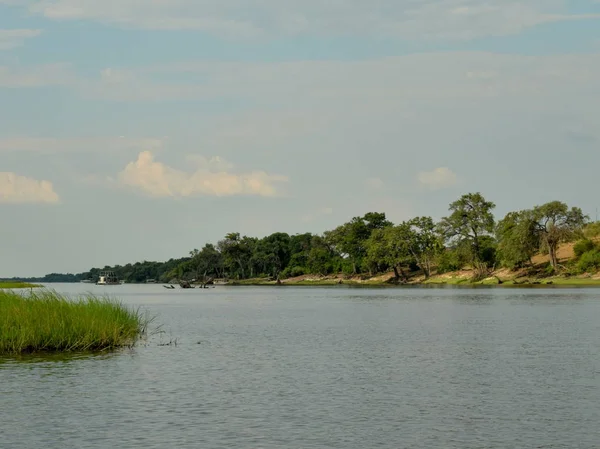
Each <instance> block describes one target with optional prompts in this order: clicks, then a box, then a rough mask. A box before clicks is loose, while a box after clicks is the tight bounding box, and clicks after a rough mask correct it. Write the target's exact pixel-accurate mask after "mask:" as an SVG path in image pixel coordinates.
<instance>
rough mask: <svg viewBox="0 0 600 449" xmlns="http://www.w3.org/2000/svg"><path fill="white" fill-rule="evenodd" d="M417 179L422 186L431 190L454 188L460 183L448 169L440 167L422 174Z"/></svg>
mask: <svg viewBox="0 0 600 449" xmlns="http://www.w3.org/2000/svg"><path fill="white" fill-rule="evenodd" d="M417 178H418V180H419V183H420V184H421V185H423V186H426V187H428V188H429V189H431V190H439V189H444V188H446V187H452V186H453V185H456V184H457V183H458V176H456V174H455V173H454V172H453V171H452V170H450V169H449V168H447V167H439V168H436V169H434V170H432V171H427V172H421V173H419V174H418V176H417Z"/></svg>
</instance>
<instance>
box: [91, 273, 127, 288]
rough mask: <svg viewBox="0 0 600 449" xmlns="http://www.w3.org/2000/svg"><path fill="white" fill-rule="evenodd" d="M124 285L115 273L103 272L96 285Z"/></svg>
mask: <svg viewBox="0 0 600 449" xmlns="http://www.w3.org/2000/svg"><path fill="white" fill-rule="evenodd" d="M123 283H124V282H123V281H119V278H118V277H117V275H116V274H115V272H114V271H102V272H101V273H100V279H98V282H96V285H122V284H123Z"/></svg>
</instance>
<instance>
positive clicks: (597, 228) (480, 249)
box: [32, 193, 600, 284]
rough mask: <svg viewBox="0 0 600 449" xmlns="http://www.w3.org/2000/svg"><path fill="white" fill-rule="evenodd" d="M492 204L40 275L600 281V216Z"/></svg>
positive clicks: (253, 280) (558, 206) (226, 241)
mask: <svg viewBox="0 0 600 449" xmlns="http://www.w3.org/2000/svg"><path fill="white" fill-rule="evenodd" d="M495 207H496V205H495V204H494V203H493V202H491V201H488V200H487V199H485V198H484V197H483V196H482V195H481V194H480V193H469V194H466V195H463V196H462V197H460V198H459V199H458V200H456V201H455V202H453V203H452V204H450V206H449V214H448V215H447V216H446V217H444V218H442V219H441V220H440V221H438V222H435V221H434V220H433V219H432V218H431V217H417V218H414V219H412V220H407V221H405V222H402V223H398V224H394V223H392V222H390V221H389V220H388V219H387V218H386V215H385V213H380V212H370V213H367V214H365V215H364V216H362V217H355V218H353V219H352V220H350V221H349V222H347V223H344V224H342V225H340V226H338V227H336V228H335V229H332V230H330V231H326V232H324V233H323V234H322V235H315V234H311V233H305V234H296V235H289V234H286V233H282V232H277V233H274V234H272V235H269V236H266V237H264V238H255V237H248V236H242V235H241V234H239V233H229V234H227V235H226V236H225V237H224V238H223V239H222V240H220V241H219V242H217V243H216V244H210V243H209V244H206V245H205V246H204V247H203V248H202V249H201V250H198V249H194V250H192V251H191V252H190V254H189V256H188V257H184V258H181V259H171V260H169V261H168V262H146V261H145V262H138V263H135V264H127V265H125V266H114V267H104V268H102V269H100V268H94V269H92V270H90V271H88V272H86V273H80V274H77V275H74V274H51V275H48V276H46V277H45V278H44V279H41V281H44V282H53V281H58V282H69V281H74V282H77V281H79V280H83V279H95V278H97V277H98V274H99V272H100V271H101V270H112V271H115V272H116V274H117V276H119V278H121V279H124V280H125V281H126V282H131V283H136V282H144V281H146V280H147V279H156V280H158V281H160V282H170V281H171V280H173V279H179V280H192V279H198V280H200V279H206V278H225V279H229V280H230V281H232V282H233V283H239V284H265V283H280V282H282V283H300V284H328V283H340V282H356V283H371V284H376V283H482V282H483V283H505V284H506V283H538V282H540V279H541V280H544V282H547V281H548V280H549V279H550V280H551V281H552V282H555V283H559V282H568V283H594V282H598V283H600V277H599V276H598V274H597V273H598V271H599V270H600V246H599V244H598V238H599V237H600V222H594V223H592V222H590V221H589V219H588V217H587V216H586V215H584V213H583V212H582V210H581V209H580V208H577V207H569V206H568V205H567V204H565V203H562V202H560V201H552V202H549V203H546V204H543V205H540V206H535V207H533V208H532V209H527V210H521V211H515V212H510V213H508V214H507V215H506V216H505V217H504V218H502V219H500V220H499V221H497V220H496V218H495V217H494V215H493V211H494V209H495ZM565 248H567V249H568V250H569V251H567V253H568V254H566V255H565V254H563V253H564V251H565ZM32 281H35V280H32Z"/></svg>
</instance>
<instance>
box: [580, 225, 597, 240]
mask: <svg viewBox="0 0 600 449" xmlns="http://www.w3.org/2000/svg"><path fill="white" fill-rule="evenodd" d="M583 235H585V236H586V237H587V238H588V239H593V238H594V237H598V236H600V221H596V222H594V223H590V224H589V225H587V226H586V227H585V229H584V230H583Z"/></svg>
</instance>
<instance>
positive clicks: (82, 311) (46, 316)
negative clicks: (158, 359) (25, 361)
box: [0, 291, 148, 354]
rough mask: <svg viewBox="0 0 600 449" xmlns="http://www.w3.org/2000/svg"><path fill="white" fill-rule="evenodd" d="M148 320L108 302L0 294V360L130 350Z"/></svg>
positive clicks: (54, 295) (51, 295)
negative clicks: (22, 355) (42, 354)
mask: <svg viewBox="0 0 600 449" xmlns="http://www.w3.org/2000/svg"><path fill="white" fill-rule="evenodd" d="M147 325H148V320H146V319H144V318H143V317H142V316H141V314H140V313H139V312H137V311H133V310H130V309H128V308H126V307H125V306H123V305H122V304H120V303H118V302H116V301H112V300H110V299H108V298H98V297H95V296H91V295H90V296H84V297H80V298H75V299H70V298H68V297H65V296H61V295H59V294H57V293H55V292H51V291H41V292H36V293H33V294H32V295H31V296H28V297H24V296H22V295H20V294H17V293H14V292H12V291H4V292H2V291H0V354H20V353H31V352H42V351H53V352H55V351H103V350H108V349H114V348H118V347H122V346H127V345H132V344H134V343H135V341H136V340H137V338H138V337H140V336H141V335H142V334H143V333H145V331H146V328H147Z"/></svg>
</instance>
